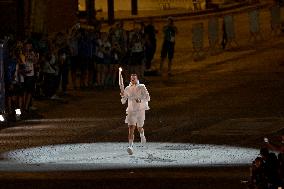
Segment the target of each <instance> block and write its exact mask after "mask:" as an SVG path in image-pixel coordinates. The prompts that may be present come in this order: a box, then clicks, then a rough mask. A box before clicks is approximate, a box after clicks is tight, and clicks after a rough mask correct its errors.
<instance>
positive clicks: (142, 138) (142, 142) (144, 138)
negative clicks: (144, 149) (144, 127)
mask: <svg viewBox="0 0 284 189" xmlns="http://www.w3.org/2000/svg"><path fill="white" fill-rule="evenodd" d="M141 144H146V137H145V136H141Z"/></svg>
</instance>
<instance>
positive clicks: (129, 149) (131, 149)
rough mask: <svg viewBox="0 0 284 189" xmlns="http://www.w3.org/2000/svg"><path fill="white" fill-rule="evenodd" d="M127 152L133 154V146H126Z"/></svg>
mask: <svg viewBox="0 0 284 189" xmlns="http://www.w3.org/2000/svg"><path fill="white" fill-rule="evenodd" d="M127 153H128V154H129V155H132V154H133V148H132V147H130V146H129V147H127Z"/></svg>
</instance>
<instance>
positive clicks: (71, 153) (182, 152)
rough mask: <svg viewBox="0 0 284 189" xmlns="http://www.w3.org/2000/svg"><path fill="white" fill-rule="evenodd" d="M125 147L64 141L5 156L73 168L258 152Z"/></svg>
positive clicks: (234, 159)
mask: <svg viewBox="0 0 284 189" xmlns="http://www.w3.org/2000/svg"><path fill="white" fill-rule="evenodd" d="M126 149H127V143H89V144H66V145H52V146H42V147H36V148H29V149H20V150H16V151H11V152H8V153H6V154H4V156H5V158H6V160H7V161H9V162H16V163H20V164H26V165H35V164H36V165H42V166H43V167H46V168H47V169H53V168H54V169H55V167H56V170H65V169H67V167H68V170H72V169H74V170H76V169H109V168H145V167H149V168H150V167H180V166H182V167H203V166H234V165H248V164H250V163H251V162H252V161H253V160H254V159H255V158H256V157H257V155H258V154H259V150H256V149H250V148H241V147H230V146H219V145H199V144H183V143H147V144H146V145H145V146H140V145H138V144H137V145H136V146H135V147H134V155H131V156H130V155H128V154H127V152H126ZM79 165H80V166H79ZM52 167H53V168H52Z"/></svg>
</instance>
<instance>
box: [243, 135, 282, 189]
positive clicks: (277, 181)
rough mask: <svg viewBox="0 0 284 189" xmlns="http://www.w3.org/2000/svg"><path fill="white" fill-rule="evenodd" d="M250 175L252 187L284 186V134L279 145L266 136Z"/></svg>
mask: <svg viewBox="0 0 284 189" xmlns="http://www.w3.org/2000/svg"><path fill="white" fill-rule="evenodd" d="M270 150H271V151H270ZM250 175H251V177H250V182H249V183H250V184H249V188H250V189H280V188H284V134H283V135H282V136H281V143H280V144H278V145H275V144H272V143H270V142H269V141H268V139H267V138H265V145H264V146H263V147H262V148H261V149H260V156H259V157H257V158H256V159H255V160H254V161H253V163H252V167H251V174H250Z"/></svg>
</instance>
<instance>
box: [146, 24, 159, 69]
mask: <svg viewBox="0 0 284 189" xmlns="http://www.w3.org/2000/svg"><path fill="white" fill-rule="evenodd" d="M144 33H145V58H146V69H147V70H149V69H151V65H152V60H153V58H154V55H155V52H156V48H157V40H156V33H157V30H156V29H155V27H154V25H153V19H152V18H150V22H149V24H148V25H146V27H145V29H144Z"/></svg>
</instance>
